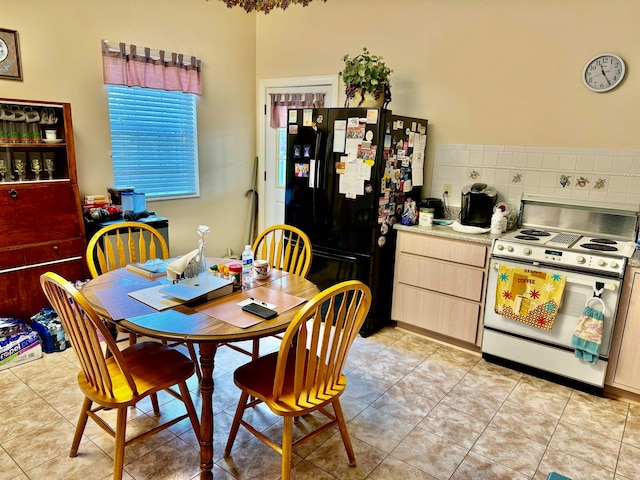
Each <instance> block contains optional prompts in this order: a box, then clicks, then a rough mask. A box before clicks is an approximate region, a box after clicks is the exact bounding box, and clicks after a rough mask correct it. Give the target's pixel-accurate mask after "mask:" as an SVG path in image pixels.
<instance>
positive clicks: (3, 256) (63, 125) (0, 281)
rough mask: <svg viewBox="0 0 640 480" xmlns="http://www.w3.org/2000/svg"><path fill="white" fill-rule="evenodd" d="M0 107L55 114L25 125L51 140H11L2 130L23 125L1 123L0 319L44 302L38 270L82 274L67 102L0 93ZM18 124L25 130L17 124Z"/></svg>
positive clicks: (35, 308)
mask: <svg viewBox="0 0 640 480" xmlns="http://www.w3.org/2000/svg"><path fill="white" fill-rule="evenodd" d="M0 104H2V105H3V108H8V109H9V110H12V111H19V110H22V111H23V112H24V111H31V112H38V113H39V114H40V113H44V114H45V115H46V117H50V116H51V115H53V116H55V118H56V121H55V123H52V124H40V122H39V121H38V122H37V125H34V124H33V123H32V124H29V127H30V129H29V130H30V131H31V130H36V128H39V129H41V130H45V129H47V130H49V129H53V130H55V131H56V136H57V140H55V141H54V140H49V141H45V140H42V139H40V138H39V137H37V136H35V137H33V136H32V137H26V138H20V139H19V140H16V137H15V136H13V137H11V136H10V135H7V132H8V131H9V130H11V131H15V129H16V125H17V124H19V123H20V124H22V122H17V121H16V122H11V123H12V125H9V123H10V122H7V121H5V122H3V123H2V124H1V125H0V128H2V129H3V132H4V133H3V134H0V138H1V140H0V163H1V164H2V165H4V168H3V169H4V170H5V172H4V177H5V181H3V182H0V225H1V230H2V233H1V234H0V317H1V316H5V317H15V318H21V319H23V320H28V319H29V318H30V317H31V316H32V315H34V314H35V313H37V312H38V311H39V310H40V309H41V308H42V307H45V306H48V302H47V300H46V298H45V296H44V294H43V292H42V289H41V287H40V275H41V274H42V273H44V272H47V271H54V272H56V273H59V274H60V275H62V276H63V277H65V278H67V279H68V280H70V281H75V280H80V279H84V278H86V275H85V264H84V250H85V248H86V240H85V235H84V222H83V219H82V207H81V204H80V196H79V192H78V183H77V176H76V162H75V149H74V143H73V129H72V123H71V105H70V104H68V103H54V102H39V101H27V100H11V99H2V98H0ZM20 128H21V129H22V130H23V131H24V130H25V127H24V125H22V126H21V127H20ZM45 159H48V160H49V162H47V163H48V164H49V165H51V162H53V167H54V168H53V170H52V171H51V175H49V173H48V172H47V171H46V164H45ZM34 160H39V162H40V167H39V169H40V170H41V171H39V172H34V171H33V170H38V163H37V162H35V163H34V162H33V161H34ZM16 161H17V162H16ZM21 161H25V162H26V165H25V167H24V171H23V172H19V171H18V168H17V167H18V165H20V162H21ZM33 167H35V168H33ZM21 177H22V178H21Z"/></svg>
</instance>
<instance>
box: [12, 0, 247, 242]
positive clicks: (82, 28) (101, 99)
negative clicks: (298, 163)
mask: <svg viewBox="0 0 640 480" xmlns="http://www.w3.org/2000/svg"><path fill="white" fill-rule="evenodd" d="M0 12H1V13H0V26H1V27H3V28H10V29H14V30H17V31H18V33H19V36H20V47H21V51H22V67H23V72H24V75H23V76H24V81H22V82H16V81H3V80H0V97H8V98H18V99H31V100H50V101H64V102H70V103H71V109H72V114H73V126H74V134H75V142H76V156H77V164H78V177H79V184H80V191H81V194H82V195H86V194H97V193H106V188H107V187H108V186H110V185H112V184H113V172H112V168H111V159H110V156H109V151H110V147H111V145H110V137H109V120H108V106H107V96H106V89H105V87H104V85H103V83H102V59H101V50H100V41H101V40H102V39H108V40H110V41H122V42H126V43H133V44H137V45H140V46H148V47H151V48H157V49H165V50H168V51H175V52H178V53H184V54H186V55H196V56H197V57H199V58H201V59H202V78H203V95H202V96H201V97H199V98H198V137H199V138H198V143H199V158H200V193H201V196H200V198H197V199H185V200H173V201H163V202H149V203H148V204H147V207H148V209H150V210H151V209H153V210H155V211H156V212H157V213H158V214H159V215H163V216H166V217H168V218H169V219H170V243H171V253H172V254H174V255H179V254H183V253H185V252H187V251H189V250H192V249H193V248H195V247H196V245H197V238H198V236H197V234H196V228H197V225H198V224H208V225H210V226H211V227H213V232H212V234H211V235H210V236H209V238H208V247H207V251H208V253H209V254H210V255H223V254H225V252H226V249H227V247H232V248H233V249H234V250H235V251H236V252H239V250H238V249H240V248H241V246H242V245H244V243H245V242H246V237H247V232H248V213H247V211H248V200H247V199H245V197H244V193H245V192H246V191H247V190H248V189H249V188H250V184H251V175H252V165H253V159H254V157H255V151H256V147H255V117H256V113H255V104H256V97H255V83H256V80H255V78H256V74H255V15H247V14H246V13H245V12H244V11H241V10H238V9H234V10H230V9H228V8H227V7H226V6H225V5H224V4H223V3H222V2H218V1H209V2H205V1H204V0H180V1H178V0H135V1H129V0H110V1H109V2H100V1H96V0H56V1H51V0H29V1H28V2H25V1H19V0H0Z"/></svg>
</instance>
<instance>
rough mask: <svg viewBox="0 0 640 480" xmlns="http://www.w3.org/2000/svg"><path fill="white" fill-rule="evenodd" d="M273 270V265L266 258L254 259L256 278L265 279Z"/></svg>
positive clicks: (254, 274)
mask: <svg viewBox="0 0 640 480" xmlns="http://www.w3.org/2000/svg"><path fill="white" fill-rule="evenodd" d="M270 271H271V265H269V262H267V261H266V260H254V261H253V277H254V278H255V279H256V280H264V279H265V278H267V277H268V276H269V272H270Z"/></svg>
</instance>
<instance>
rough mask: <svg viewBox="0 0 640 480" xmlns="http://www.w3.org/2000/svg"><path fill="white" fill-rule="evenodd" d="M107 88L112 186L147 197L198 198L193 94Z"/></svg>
mask: <svg viewBox="0 0 640 480" xmlns="http://www.w3.org/2000/svg"><path fill="white" fill-rule="evenodd" d="M107 91H108V98H109V121H110V125H111V151H112V153H111V156H112V160H113V176H114V181H115V186H117V187H129V186H130V187H135V189H136V191H139V192H144V193H145V195H146V197H147V198H150V199H154V198H155V199H160V198H165V199H166V198H181V197H195V196H198V195H199V194H200V190H199V182H198V134H197V118H196V99H195V95H194V94H191V93H183V92H171V91H166V90H155V89H150V88H140V87H126V86H121V85H107Z"/></svg>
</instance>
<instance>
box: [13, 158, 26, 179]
mask: <svg viewBox="0 0 640 480" xmlns="http://www.w3.org/2000/svg"><path fill="white" fill-rule="evenodd" d="M13 170H14V171H15V172H16V173H17V174H18V181H19V182H24V174H25V172H26V170H27V154H26V153H24V152H16V153H14V154H13Z"/></svg>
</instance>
